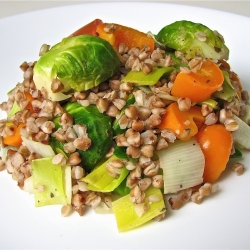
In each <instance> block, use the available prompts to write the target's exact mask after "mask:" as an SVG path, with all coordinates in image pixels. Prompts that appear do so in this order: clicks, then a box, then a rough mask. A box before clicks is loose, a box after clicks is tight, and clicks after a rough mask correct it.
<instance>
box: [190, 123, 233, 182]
mask: <svg viewBox="0 0 250 250" xmlns="http://www.w3.org/2000/svg"><path fill="white" fill-rule="evenodd" d="M195 137H196V139H197V141H198V142H199V144H200V147H201V150H202V152H203V154H204V156H205V168H204V174H203V178H204V182H209V183H213V182H215V181H216V180H217V179H218V178H219V176H220V175H221V173H222V172H223V171H224V170H225V168H226V165H227V163H228V160H229V157H230V154H231V149H232V145H233V139H232V134H231V133H230V132H229V131H227V130H226V129H225V127H224V126H223V125H221V124H214V125H211V126H207V127H205V128H203V129H202V130H201V131H199V132H198V133H197V134H196V136H195Z"/></svg>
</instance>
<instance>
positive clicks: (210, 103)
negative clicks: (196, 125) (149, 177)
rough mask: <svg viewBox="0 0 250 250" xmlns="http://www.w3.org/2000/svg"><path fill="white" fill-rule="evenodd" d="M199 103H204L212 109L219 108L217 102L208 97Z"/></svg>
mask: <svg viewBox="0 0 250 250" xmlns="http://www.w3.org/2000/svg"><path fill="white" fill-rule="evenodd" d="M200 104H201V105H202V104H205V105H207V106H209V107H211V108H213V109H219V104H218V102H216V101H215V100H214V99H208V100H205V101H202V102H201V103H200Z"/></svg>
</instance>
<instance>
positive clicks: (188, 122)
mask: <svg viewBox="0 0 250 250" xmlns="http://www.w3.org/2000/svg"><path fill="white" fill-rule="evenodd" d="M203 122H204V117H203V116H202V113H201V108H200V107H199V106H193V107H191V108H190V109H189V110H188V111H181V110H180V109H179V107H178V104H177V103H176V102H173V103H172V104H170V105H169V106H168V107H167V108H166V112H165V114H164V116H163V117H162V122H161V124H160V125H159V126H158V127H159V128H160V129H171V130H172V131H173V132H174V133H175V135H176V137H177V138H178V139H180V140H183V141H188V140H189V139H190V138H191V137H192V136H194V135H195V134H196V133H197V132H198V128H199V127H200V126H201V124H202V123H203Z"/></svg>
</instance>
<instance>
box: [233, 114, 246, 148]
mask: <svg viewBox="0 0 250 250" xmlns="http://www.w3.org/2000/svg"><path fill="white" fill-rule="evenodd" d="M233 118H234V119H235V121H236V122H237V123H238V124H239V128H238V129H237V130H236V131H234V132H233V133H232V135H233V139H234V142H235V143H236V144H238V145H239V146H240V147H242V148H246V149H250V127H249V126H248V125H247V124H246V123H245V122H244V121H242V120H241V119H240V118H239V117H238V116H236V115H234V116H233Z"/></svg>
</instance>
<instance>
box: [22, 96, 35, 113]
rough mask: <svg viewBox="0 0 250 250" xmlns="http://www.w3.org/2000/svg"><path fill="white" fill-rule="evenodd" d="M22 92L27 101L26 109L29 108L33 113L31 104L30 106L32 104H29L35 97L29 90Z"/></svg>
mask: <svg viewBox="0 0 250 250" xmlns="http://www.w3.org/2000/svg"><path fill="white" fill-rule="evenodd" d="M24 94H25V96H26V99H27V100H28V101H29V103H28V105H27V107H26V109H28V110H30V111H31V112H32V113H35V110H34V109H33V106H32V104H31V102H32V101H33V100H35V99H34V98H33V97H32V95H31V94H30V93H29V92H24Z"/></svg>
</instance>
